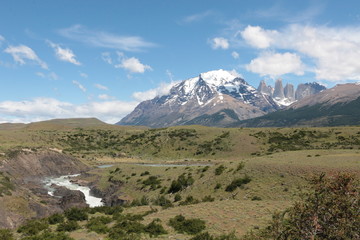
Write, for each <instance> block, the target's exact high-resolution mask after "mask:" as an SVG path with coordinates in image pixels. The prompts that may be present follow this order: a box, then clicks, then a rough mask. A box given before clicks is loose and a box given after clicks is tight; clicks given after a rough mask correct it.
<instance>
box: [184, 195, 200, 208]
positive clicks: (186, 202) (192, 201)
mask: <svg viewBox="0 0 360 240" xmlns="http://www.w3.org/2000/svg"><path fill="white" fill-rule="evenodd" d="M199 202H200V201H199V200H197V199H196V198H194V197H193V196H191V195H190V196H187V197H186V199H185V200H184V201H182V202H180V203H179V206H182V205H190V204H197V203H199Z"/></svg>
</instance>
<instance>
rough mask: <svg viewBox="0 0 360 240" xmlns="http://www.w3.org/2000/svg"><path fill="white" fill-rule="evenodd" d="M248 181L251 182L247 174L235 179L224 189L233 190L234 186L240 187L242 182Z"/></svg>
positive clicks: (246, 182)
mask: <svg viewBox="0 0 360 240" xmlns="http://www.w3.org/2000/svg"><path fill="white" fill-rule="evenodd" d="M249 182H251V178H250V177H249V176H245V177H243V178H238V179H235V180H233V181H232V182H231V183H230V184H229V185H228V186H227V187H226V188H225V191H227V192H233V191H234V190H235V189H236V188H238V187H241V186H242V185H244V184H248V183H249Z"/></svg>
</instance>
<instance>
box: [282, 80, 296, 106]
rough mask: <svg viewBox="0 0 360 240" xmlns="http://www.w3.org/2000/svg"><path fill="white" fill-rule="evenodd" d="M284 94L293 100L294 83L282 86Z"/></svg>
mask: <svg viewBox="0 0 360 240" xmlns="http://www.w3.org/2000/svg"><path fill="white" fill-rule="evenodd" d="M284 96H285V98H287V99H289V101H292V102H293V101H295V90H294V85H292V84H291V83H287V84H286V85H285V88H284Z"/></svg>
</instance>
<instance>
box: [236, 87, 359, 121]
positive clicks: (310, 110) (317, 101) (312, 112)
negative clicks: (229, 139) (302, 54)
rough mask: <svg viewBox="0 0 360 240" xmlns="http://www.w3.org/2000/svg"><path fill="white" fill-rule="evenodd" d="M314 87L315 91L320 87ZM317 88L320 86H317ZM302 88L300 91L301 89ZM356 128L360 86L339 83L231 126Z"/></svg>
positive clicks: (306, 91)
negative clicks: (352, 126)
mask: <svg viewBox="0 0 360 240" xmlns="http://www.w3.org/2000/svg"><path fill="white" fill-rule="evenodd" d="M304 85H305V87H306V89H305V91H304V92H303V93H308V92H310V91H308V90H307V89H309V88H308V86H315V88H316V89H318V90H319V88H321V87H322V86H321V85H318V84H308V85H306V84H304ZM319 86H321V87H319ZM301 89H302V88H301ZM341 125H360V83H355V84H354V83H348V84H339V85H336V86H335V87H333V88H330V89H326V90H323V91H321V92H320V93H317V94H315V95H311V96H307V97H303V98H301V99H300V100H299V101H297V102H296V103H293V104H292V105H291V106H289V107H287V108H285V109H283V110H279V111H277V112H274V113H270V114H267V115H264V116H261V117H258V118H255V119H251V121H249V120H245V121H241V122H240V123H238V124H232V125H229V126H232V127H235V126H236V127H239V126H241V127H293V126H341Z"/></svg>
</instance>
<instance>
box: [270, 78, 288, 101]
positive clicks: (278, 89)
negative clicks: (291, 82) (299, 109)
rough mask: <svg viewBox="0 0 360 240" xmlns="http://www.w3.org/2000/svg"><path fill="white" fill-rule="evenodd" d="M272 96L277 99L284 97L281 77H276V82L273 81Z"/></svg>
mask: <svg viewBox="0 0 360 240" xmlns="http://www.w3.org/2000/svg"><path fill="white" fill-rule="evenodd" d="M273 98H275V99H279V100H282V99H284V98H285V96H284V88H283V85H282V79H277V80H276V82H275V89H274V94H273Z"/></svg>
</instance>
